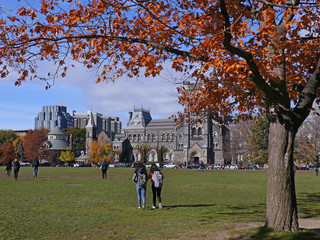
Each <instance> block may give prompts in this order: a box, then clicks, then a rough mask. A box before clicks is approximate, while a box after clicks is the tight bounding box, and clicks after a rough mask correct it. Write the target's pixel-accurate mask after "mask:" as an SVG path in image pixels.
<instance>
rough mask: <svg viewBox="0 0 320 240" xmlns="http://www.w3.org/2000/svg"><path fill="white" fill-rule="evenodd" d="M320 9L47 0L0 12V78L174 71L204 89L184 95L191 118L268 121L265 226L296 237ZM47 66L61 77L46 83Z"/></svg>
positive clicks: (310, 4)
mask: <svg viewBox="0 0 320 240" xmlns="http://www.w3.org/2000/svg"><path fill="white" fill-rule="evenodd" d="M1 4H2V3H1ZM319 9H320V2H319V0H306V1H303V2H302V1H300V0H290V1H289V0H241V1H234V0H211V1H208V0H193V1H192V0H189V1H186V0H174V1H173V0H86V1H84V0H83V1H79V0H41V2H40V6H39V7H37V8H36V7H32V6H30V5H27V6H26V7H21V8H19V9H18V11H17V12H16V13H12V12H10V11H5V10H4V9H3V8H1V11H2V14H1V16H2V18H1V19H0V76H1V77H3V78H5V77H8V75H10V74H11V73H12V72H16V73H17V74H18V77H17V80H16V82H15V84H16V85H21V84H22V82H23V81H25V80H27V79H31V80H33V79H37V78H38V79H41V80H50V78H51V79H54V78H56V77H65V76H66V74H67V71H68V69H69V68H70V67H72V66H74V65H73V63H71V62H70V61H71V60H69V59H73V60H75V61H78V62H81V63H82V64H83V66H84V67H85V68H87V69H92V70H93V71H97V74H98V77H97V82H99V81H105V82H108V81H114V80H115V79H116V78H118V77H121V76H124V75H126V76H128V77H133V76H139V75H141V74H144V75H145V76H147V77H148V76H157V75H158V74H160V72H161V71H162V70H163V69H164V67H165V66H167V65H168V63H171V67H172V68H173V69H174V70H176V71H177V72H180V73H183V74H185V75H186V77H188V79H195V81H196V83H197V84H198V91H194V92H192V93H191V94H188V92H187V91H184V89H183V88H181V89H180V93H181V96H180V100H179V101H180V103H182V104H185V105H186V106H188V107H190V110H191V111H192V112H197V111H198V112H199V111H204V110H205V109H208V106H209V107H210V109H211V110H212V111H213V112H219V113H220V114H222V115H228V114H231V113H237V114H238V115H240V116H242V117H244V118H245V117H247V116H248V115H252V114H257V113H259V112H266V113H267V115H268V121H269V141H268V142H269V146H268V149H269V150H268V151H269V154H268V162H269V172H268V190H267V211H266V225H267V226H268V227H273V228H275V229H279V230H288V231H295V230H297V229H298V219H297V204H296V194H295V183H294V171H293V150H294V138H295V135H296V132H297V130H298V128H299V126H300V125H301V123H302V122H303V121H304V120H305V118H306V117H307V116H308V114H309V112H310V109H311V107H312V103H313V101H314V100H315V99H317V100H318V97H319V91H318V89H319V83H320V59H319V56H320V49H319V44H320V42H319V32H320V31H319V28H320V26H319V24H320V19H319V18H320V16H319ZM48 61H52V62H53V64H54V66H55V67H56V68H55V71H53V72H48V73H46V74H44V75H42V74H43V70H42V71H39V68H38V67H39V65H40V63H41V62H48ZM41 64H42V63H41ZM47 69H52V68H47ZM48 84H49V85H48V86H47V87H49V86H50V84H51V82H48Z"/></svg>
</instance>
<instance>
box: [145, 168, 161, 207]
mask: <svg viewBox="0 0 320 240" xmlns="http://www.w3.org/2000/svg"><path fill="white" fill-rule="evenodd" d="M148 178H149V179H151V184H152V195H153V206H152V208H156V200H157V198H158V202H159V209H161V208H162V202H161V189H162V184H163V179H164V177H163V173H162V172H161V171H160V169H159V168H158V166H157V165H156V164H152V165H151V168H150V172H149V176H148Z"/></svg>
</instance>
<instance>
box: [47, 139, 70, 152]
mask: <svg viewBox="0 0 320 240" xmlns="http://www.w3.org/2000/svg"><path fill="white" fill-rule="evenodd" d="M47 143H49V144H48V145H49V150H67V148H68V147H69V144H68V143H67V141H65V140H61V139H50V140H47Z"/></svg>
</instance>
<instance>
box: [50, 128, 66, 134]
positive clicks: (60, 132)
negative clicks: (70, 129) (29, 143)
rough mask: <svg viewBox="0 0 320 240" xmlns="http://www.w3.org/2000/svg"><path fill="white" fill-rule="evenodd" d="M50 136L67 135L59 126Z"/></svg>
mask: <svg viewBox="0 0 320 240" xmlns="http://www.w3.org/2000/svg"><path fill="white" fill-rule="evenodd" d="M48 135H63V136H66V135H67V134H66V133H65V132H64V131H62V130H61V129H60V128H59V127H58V126H56V127H55V128H54V129H52V130H51V131H50V132H49V133H48Z"/></svg>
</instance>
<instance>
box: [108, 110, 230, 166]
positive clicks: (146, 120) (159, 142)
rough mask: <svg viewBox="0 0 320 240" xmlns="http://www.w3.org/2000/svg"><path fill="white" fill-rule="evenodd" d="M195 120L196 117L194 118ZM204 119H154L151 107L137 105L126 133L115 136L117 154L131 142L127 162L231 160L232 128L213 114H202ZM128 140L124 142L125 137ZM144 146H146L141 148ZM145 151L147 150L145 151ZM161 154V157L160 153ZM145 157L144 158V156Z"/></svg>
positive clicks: (222, 162) (123, 152) (131, 114)
mask: <svg viewBox="0 0 320 240" xmlns="http://www.w3.org/2000/svg"><path fill="white" fill-rule="evenodd" d="M192 118H193V119H196V116H193V117H192ZM201 120H202V121H192V120H191V121H190V122H186V123H184V124H181V125H177V124H176V122H175V121H174V120H173V119H152V117H151V114H150V110H146V109H143V108H134V111H133V112H130V113H129V121H128V124H127V128H126V129H124V134H118V135H116V136H115V141H114V142H113V148H114V150H118V151H117V152H118V154H119V155H120V154H127V153H125V151H121V149H122V148H124V147H126V146H127V145H128V142H129V143H130V145H131V146H132V148H131V149H130V148H128V147H127V150H129V151H132V154H131V158H129V159H126V160H127V161H144V160H145V159H146V161H150V162H157V161H159V160H160V159H163V161H164V162H181V163H200V162H204V163H208V162H211V163H218V164H225V163H227V162H229V159H228V156H227V147H228V144H229V131H228V128H227V127H225V126H224V125H223V124H222V123H219V122H218V121H217V120H215V119H214V118H213V117H212V116H211V115H207V116H201ZM126 139H127V140H128V142H127V144H125V140H126ZM141 146H143V149H142V147H141ZM142 151H144V152H142ZM159 154H161V156H158V155H159ZM142 158H145V159H142Z"/></svg>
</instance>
